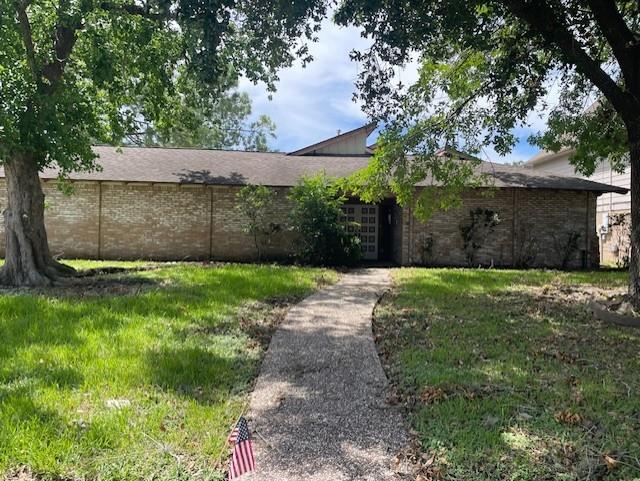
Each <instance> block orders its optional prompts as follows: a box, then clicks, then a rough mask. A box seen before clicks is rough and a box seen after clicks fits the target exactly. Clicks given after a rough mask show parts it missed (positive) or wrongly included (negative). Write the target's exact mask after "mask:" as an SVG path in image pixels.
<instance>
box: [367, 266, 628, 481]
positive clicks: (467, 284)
mask: <svg viewBox="0 0 640 481" xmlns="http://www.w3.org/2000/svg"><path fill="white" fill-rule="evenodd" d="M530 274H531V275H530ZM563 278H564V280H563ZM586 280H588V277H586V278H585V281H586ZM574 281H575V276H574V275H573V274H571V273H570V274H567V275H564V274H563V275H562V276H557V277H556V278H555V279H554V275H553V274H552V273H544V272H539V271H534V272H530V271H521V272H517V271H512V272H509V271H465V270H459V271H455V270H439V271H436V270H433V271H426V272H425V273H423V276H419V275H418V276H415V277H409V278H406V279H404V280H402V281H401V288H400V289H398V290H397V291H396V293H395V294H394V295H393V296H390V297H388V298H386V299H385V300H384V301H383V302H382V303H381V305H380V306H379V308H378V310H377V311H376V320H375V322H374V332H375V334H376V340H377V345H378V349H379V352H380V354H381V357H382V359H383V363H384V364H385V367H386V370H387V373H388V374H389V377H390V378H391V379H392V381H393V383H394V386H395V388H396V390H397V401H398V402H399V403H401V404H402V405H403V406H404V407H405V408H406V409H407V411H408V413H409V415H410V418H411V420H412V423H413V425H414V426H415V427H416V429H417V430H418V431H419V432H420V433H421V441H422V443H423V449H424V450H425V451H428V452H429V453H438V454H439V455H440V457H441V459H446V463H445V464H443V465H442V466H443V468H445V469H446V470H447V472H448V473H449V475H451V476H453V477H455V478H457V479H496V478H502V477H505V476H506V477H510V476H514V475H516V474H518V476H521V477H522V479H542V478H545V479H546V478H547V477H551V478H554V477H557V476H560V475H566V476H569V478H568V479H582V478H584V477H585V476H592V477H591V478H589V479H598V476H601V475H603V474H607V473H608V472H609V470H608V467H607V464H606V463H605V461H604V460H603V455H604V454H606V453H611V455H612V456H614V458H615V457H616V456H617V459H618V460H619V461H620V463H619V464H618V465H616V467H615V469H614V471H612V472H611V477H612V478H616V479H625V476H627V477H630V476H632V475H636V476H637V474H638V472H640V466H635V465H636V463H637V461H634V460H633V459H634V458H633V457H627V458H625V456H631V455H632V454H633V453H634V452H635V453H636V455H637V452H638V450H639V449H640V446H638V444H637V440H636V439H637V432H639V431H640V405H639V404H638V403H637V396H638V392H639V389H640V385H639V383H638V376H637V369H638V364H637V359H638V358H637V353H638V350H640V330H637V329H636V330H634V329H629V328H622V327H616V326H612V325H608V324H603V323H601V322H599V321H597V320H595V319H594V318H593V316H592V315H590V313H589V312H588V310H587V306H586V302H583V301H581V300H580V298H568V297H566V296H563V295H562V290H561V289H557V290H554V285H556V284H557V285H560V286H561V285H562V284H563V282H564V283H567V282H574ZM547 284H550V285H547ZM603 285H604V284H603ZM543 286H544V287H543ZM625 460H626V462H630V464H633V465H634V466H635V467H629V466H627V465H624V464H623V462H625ZM617 476H621V478H618V477H617Z"/></svg>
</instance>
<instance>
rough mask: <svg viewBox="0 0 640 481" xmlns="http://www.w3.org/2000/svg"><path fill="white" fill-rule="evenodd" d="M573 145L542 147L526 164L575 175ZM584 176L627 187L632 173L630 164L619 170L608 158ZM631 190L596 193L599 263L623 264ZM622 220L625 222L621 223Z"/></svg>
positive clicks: (559, 173) (538, 168)
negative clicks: (548, 149)
mask: <svg viewBox="0 0 640 481" xmlns="http://www.w3.org/2000/svg"><path fill="white" fill-rule="evenodd" d="M573 153H574V150H573V149H564V150H561V151H559V152H557V153H554V152H546V151H542V152H540V153H538V154H537V155H535V156H534V157H532V158H531V159H529V160H528V161H527V162H526V163H525V166H527V167H529V168H531V169H533V170H534V171H539V172H547V173H551V174H556V175H566V176H575V175H577V174H576V172H575V167H574V166H573V165H571V164H570V163H569V157H570V156H571V155H572V154H573ZM582 177H583V178H587V179H589V180H592V181H594V182H602V183H604V184H610V185H615V186H618V187H622V188H624V189H629V187H630V185H631V174H630V170H629V168H627V170H626V171H625V172H624V173H622V174H620V173H618V172H614V171H613V170H612V169H611V165H610V164H609V162H607V161H602V162H600V163H599V164H598V166H597V168H596V171H595V172H594V173H593V175H591V176H589V177H587V176H582ZM630 212H631V193H630V192H629V191H627V192H624V193H620V192H614V191H612V192H607V193H605V194H603V195H601V196H599V197H598V202H597V208H596V231H597V233H598V236H599V238H600V256H601V257H600V260H601V262H602V263H606V264H610V263H618V264H624V262H625V261H624V258H625V257H626V256H628V255H629V238H628V235H627V233H626V232H627V231H628V226H629V225H630V216H629V214H630ZM621 221H624V222H627V224H626V225H623V226H620V225H619V223H620V222H621Z"/></svg>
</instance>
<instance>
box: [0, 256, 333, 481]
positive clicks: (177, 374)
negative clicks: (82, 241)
mask: <svg viewBox="0 0 640 481" xmlns="http://www.w3.org/2000/svg"><path fill="white" fill-rule="evenodd" d="M73 264H74V265H75V266H76V267H79V268H89V267H99V266H103V265H113V263H111V262H108V263H95V262H86V261H79V262H74V263H73ZM120 265H121V266H136V265H138V263H134V264H128V263H124V264H120ZM114 278H116V279H118V282H115V283H113V282H111V283H109V282H107V284H105V285H99V286H98V287H96V288H93V289H87V290H85V289H83V288H69V289H64V288H63V289H61V290H59V291H51V292H48V291H45V292H44V293H40V294H38V295H34V294H25V293H20V294H6V293H5V294H2V293H0V339H1V340H2V341H1V343H0V478H2V476H3V474H4V475H10V474H11V473H12V472H15V470H16V469H19V468H21V467H24V466H26V467H28V469H29V470H30V471H31V472H32V473H34V475H36V476H38V477H42V478H44V479H58V478H61V479H62V478H63V479H103V480H111V479H122V480H128V479H131V480H133V479H136V480H138V479H172V480H173V479H197V480H204V479H220V478H221V472H220V469H219V467H220V465H219V463H220V462H221V460H222V459H223V457H224V455H226V452H224V453H223V451H224V442H225V439H226V436H227V435H228V430H229V427H230V425H231V424H232V423H233V421H234V420H235V419H236V418H237V416H238V415H239V414H240V413H241V411H242V409H243V406H244V405H245V404H246V399H247V391H248V389H249V388H250V386H251V382H252V380H253V379H254V378H255V375H256V373H257V368H258V365H259V361H260V359H261V355H262V353H263V351H264V346H265V343H264V342H260V341H261V339H260V332H259V331H260V330H259V329H256V330H252V329H251V326H250V325H249V324H251V323H252V322H258V323H259V321H260V320H259V319H255V317H256V316H257V315H264V314H266V313H267V311H268V309H266V310H265V307H264V305H262V307H261V308H259V309H258V308H255V309H254V308H249V309H248V308H247V307H246V306H251V303H253V302H255V301H260V300H263V301H264V300H268V299H271V298H279V297H287V298H289V299H293V298H300V297H302V296H304V295H306V294H308V293H309V292H311V291H312V290H313V289H315V288H316V287H317V286H318V285H319V283H324V282H332V281H334V280H335V278H336V274H335V273H333V272H332V271H327V270H322V269H306V268H298V267H276V266H255V265H220V266H215V267H209V268H207V267H200V266H197V265H173V266H170V267H161V268H160V269H158V270H153V271H145V272H136V273H127V274H121V275H118V276H115V277H114V276H103V277H101V278H100V279H98V280H99V281H108V280H109V279H114ZM96 282H97V281H96ZM87 292H89V293H90V294H91V295H85V294H86V293H87ZM243 309H244V310H243ZM239 312H240V313H241V315H240V316H239V315H238V313H239ZM252 316H253V317H252ZM253 327H256V326H255V325H254V326H253ZM258 327H259V326H258ZM261 334H264V332H262V333H261ZM262 341H264V339H262ZM115 399H124V400H127V401H128V403H127V404H128V405H127V406H124V407H121V408H116V409H114V408H112V407H111V408H110V407H109V406H108V405H107V404H108V403H107V401H108V400H115Z"/></svg>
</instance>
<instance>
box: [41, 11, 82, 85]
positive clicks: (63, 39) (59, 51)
mask: <svg viewBox="0 0 640 481" xmlns="http://www.w3.org/2000/svg"><path fill="white" fill-rule="evenodd" d="M81 28H82V24H80V23H78V24H76V25H73V26H67V25H62V24H61V23H58V25H57V26H56V30H55V40H54V43H53V51H54V52H55V55H54V58H53V60H52V61H51V62H49V63H47V64H46V65H45V66H44V67H43V68H42V76H43V77H44V78H45V79H47V80H48V85H47V86H46V87H45V90H46V91H47V92H49V93H50V92H52V91H54V90H55V89H56V87H57V86H58V84H59V82H60V80H61V79H62V73H63V71H64V66H65V64H66V63H67V59H68V58H69V55H71V51H72V50H73V47H74V45H75V44H76V39H77V37H76V32H77V30H79V29H81Z"/></svg>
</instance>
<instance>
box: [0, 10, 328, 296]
mask: <svg viewBox="0 0 640 481" xmlns="http://www.w3.org/2000/svg"><path fill="white" fill-rule="evenodd" d="M278 5H279V8H273V4H272V3H271V2H260V1H252V0H245V1H236V0H215V1H214V0H205V1H195V0H179V1H178V0H146V1H145V0H143V1H132V0H59V1H56V2H47V1H44V0H0V45H1V46H2V47H1V48H0V163H1V164H2V165H3V167H4V174H5V178H6V183H7V190H8V202H7V206H6V209H5V211H4V222H5V231H6V256H5V264H4V266H3V267H2V270H1V271H0V283H2V284H12V285H46V284H50V283H52V282H54V281H55V280H57V279H58V278H59V277H60V276H64V275H69V274H72V273H73V269H71V268H69V267H66V266H63V265H62V264H60V263H59V262H57V261H56V260H54V259H53V258H52V256H51V253H50V252H49V248H48V244H47V235H46V231H45V227H44V195H43V192H42V189H41V187H40V182H39V179H38V172H39V171H40V170H42V169H43V168H45V167H53V168H57V169H58V170H59V172H60V175H61V177H63V178H64V177H65V176H67V175H68V174H69V173H70V172H72V171H78V170H91V169H96V168H98V164H97V162H96V160H97V159H96V158H95V155H94V153H93V151H92V149H91V144H92V143H93V142H103V143H110V144H119V143H120V142H121V141H122V139H123V138H124V136H125V135H126V134H127V133H130V132H132V131H134V130H135V126H136V122H137V121H138V120H139V119H140V118H144V119H145V120H146V121H149V122H152V123H153V124H154V125H156V126H159V125H161V126H163V128H165V127H166V129H167V130H168V129H169V128H170V127H171V126H172V125H175V120H176V119H174V118H172V116H171V114H172V112H173V109H172V108H166V107H167V106H168V105H171V102H172V101H174V100H175V99H176V97H179V96H181V95H186V94H187V93H189V92H190V93H192V94H193V95H194V97H197V98H200V99H208V100H207V102H209V100H211V99H217V98H218V97H219V94H220V92H224V91H226V90H227V89H228V88H229V86H232V85H235V83H236V81H237V78H238V76H240V75H244V76H245V77H247V78H249V79H250V80H252V81H254V82H257V81H264V82H266V83H267V85H268V86H269V88H270V89H271V90H273V88H274V84H275V80H277V74H276V72H277V69H278V68H279V67H281V66H285V65H289V64H291V62H292V61H293V59H294V58H295V57H301V58H303V61H308V60H309V57H308V53H307V47H306V46H305V45H304V44H303V42H301V39H303V38H311V37H312V36H313V34H314V31H313V28H311V27H307V26H305V25H302V24H299V23H295V22H291V21H289V18H292V17H294V16H295V15H294V13H295V11H296V9H297V8H298V5H297V2H293V3H291V2H282V3H278ZM314 9H315V10H316V11H315V12H314ZM323 14H324V8H323V7H322V8H321V7H320V6H316V7H313V6H310V7H309V8H308V9H306V10H305V15H306V17H310V18H315V19H319V18H320V17H322V15H323Z"/></svg>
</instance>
